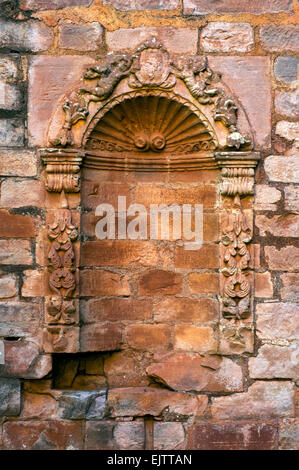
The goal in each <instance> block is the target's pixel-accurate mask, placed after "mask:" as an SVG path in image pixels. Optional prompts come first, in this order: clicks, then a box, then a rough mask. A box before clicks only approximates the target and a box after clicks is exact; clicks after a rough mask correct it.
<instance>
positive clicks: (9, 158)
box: [0, 148, 37, 176]
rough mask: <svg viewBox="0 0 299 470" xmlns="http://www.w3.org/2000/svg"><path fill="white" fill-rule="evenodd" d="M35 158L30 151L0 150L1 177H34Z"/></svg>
mask: <svg viewBox="0 0 299 470" xmlns="http://www.w3.org/2000/svg"><path fill="white" fill-rule="evenodd" d="M36 173H37V157H36V155H35V152H33V151H31V150H13V149H11V150H10V149H4V148H3V149H1V150H0V175H1V176H36Z"/></svg>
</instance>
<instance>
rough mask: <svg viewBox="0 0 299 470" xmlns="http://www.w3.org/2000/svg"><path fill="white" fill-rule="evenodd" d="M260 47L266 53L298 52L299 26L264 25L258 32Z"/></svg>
mask: <svg viewBox="0 0 299 470" xmlns="http://www.w3.org/2000/svg"><path fill="white" fill-rule="evenodd" d="M259 34H260V39H261V44H262V47H263V48H264V49H265V50H267V51H271V52H272V51H273V52H274V51H287V50H289V51H292V52H293V53H294V52H297V51H298V50H299V46H298V38H299V26H298V25H292V24H277V25H276V24H266V25H264V26H262V27H261V28H260V31H259Z"/></svg>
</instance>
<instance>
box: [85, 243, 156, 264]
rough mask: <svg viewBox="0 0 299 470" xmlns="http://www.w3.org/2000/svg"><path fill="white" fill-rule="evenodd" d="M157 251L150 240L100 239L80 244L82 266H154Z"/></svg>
mask: <svg viewBox="0 0 299 470" xmlns="http://www.w3.org/2000/svg"><path fill="white" fill-rule="evenodd" d="M157 262H158V253H157V248H156V246H155V245H154V244H153V243H151V242H146V241H133V240H101V241H94V242H85V243H83V244H82V246H81V263H82V266H130V265H132V264H138V265H139V266H156V264H157Z"/></svg>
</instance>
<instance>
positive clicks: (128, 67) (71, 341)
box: [40, 38, 259, 354]
mask: <svg viewBox="0 0 299 470" xmlns="http://www.w3.org/2000/svg"><path fill="white" fill-rule="evenodd" d="M47 141H48V144H47V147H46V148H43V149H40V154H41V158H42V160H43V162H44V164H45V185H46V188H47V190H48V192H49V193H52V196H53V197H54V199H53V197H52V199H51V202H52V204H53V200H54V201H56V202H54V206H55V205H56V210H55V213H53V210H52V209H51V211H49V212H50V213H51V217H52V219H53V220H52V223H51V224H50V225H49V230H48V241H47V243H46V258H47V260H48V271H49V274H48V279H49V282H48V284H49V295H48V296H46V302H45V329H44V347H45V351H47V352H78V351H80V350H81V349H80V326H79V324H80V322H79V301H78V300H79V297H80V289H79V267H80V237H79V236H78V234H79V232H80V222H79V221H80V171H81V167H82V166H83V167H87V168H93V169H99V170H115V171H124V170H125V171H147V172H153V171H159V172H161V171H162V172H175V171H181V172H184V171H194V170H202V169H210V168H219V170H220V172H219V173H220V174H221V178H220V179H219V181H220V182H219V192H220V193H221V195H222V199H221V201H222V209H221V217H220V218H221V221H222V222H221V242H220V257H221V259H220V277H221V281H220V290H219V302H220V306H221V324H220V330H219V331H220V343H219V352H220V353H221V354H241V353H243V352H252V348H253V336H254V323H253V316H252V312H253V293H254V280H253V257H252V249H251V248H250V242H251V240H252V200H250V202H249V203H248V204H247V206H246V210H245V211H244V210H243V208H242V205H241V198H243V197H246V196H250V195H253V192H254V168H255V167H256V165H257V162H258V159H259V155H258V153H256V152H254V151H253V148H254V143H253V139H252V133H251V129H250V125H249V123H248V120H247V118H246V113H245V111H244V110H243V109H242V106H241V105H240V103H238V101H237V100H236V99H235V98H234V97H233V96H232V94H231V92H230V91H229V89H228V88H227V87H226V86H225V85H224V84H223V83H222V82H221V77H220V75H219V74H218V73H216V72H214V71H212V70H211V69H210V68H209V65H208V60H207V58H206V57H204V56H197V55H195V56H171V55H170V54H169V53H168V52H167V50H166V49H164V47H163V45H162V44H160V43H159V42H158V41H157V39H156V38H151V39H150V40H149V41H147V42H145V43H143V44H142V45H141V46H140V47H139V48H138V49H137V50H136V51H135V53H133V54H108V55H107V56H105V57H102V58H101V60H100V61H99V62H98V63H96V64H93V65H91V66H89V67H87V68H86V70H85V72H84V74H83V77H82V79H81V81H80V83H77V84H76V85H75V86H74V87H73V89H72V90H70V91H69V93H67V95H66V96H65V97H63V98H62V99H61V101H60V103H59V105H58V106H57V109H56V111H55V113H54V115H53V117H52V119H51V122H50V125H49V130H48V140H47ZM72 193H74V194H77V196H78V197H77V201H78V204H77V205H75V206H73V207H72V208H70V207H69V203H68V197H69V198H70V197H71V194H72ZM67 194H69V195H70V196H67ZM55 195H56V196H55ZM55 197H56V199H55ZM236 247H237V248H236Z"/></svg>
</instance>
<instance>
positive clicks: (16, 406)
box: [0, 378, 21, 416]
mask: <svg viewBox="0 0 299 470" xmlns="http://www.w3.org/2000/svg"><path fill="white" fill-rule="evenodd" d="M20 410H21V383H20V381H19V380H16V379H3V378H0V416H18V415H19V414H20Z"/></svg>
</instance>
